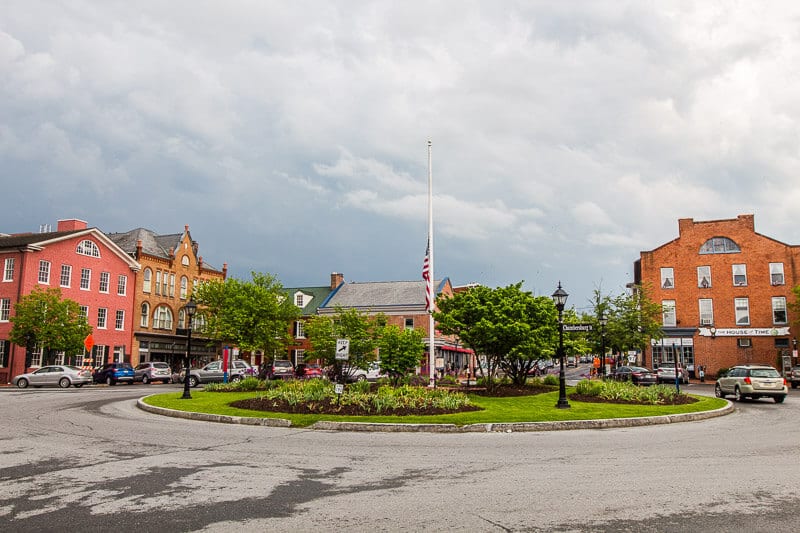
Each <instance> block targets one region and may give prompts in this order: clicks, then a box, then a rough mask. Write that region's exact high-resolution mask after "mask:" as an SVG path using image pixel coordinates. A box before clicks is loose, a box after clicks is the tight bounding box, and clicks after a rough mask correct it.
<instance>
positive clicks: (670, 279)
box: [661, 267, 675, 289]
mask: <svg viewBox="0 0 800 533" xmlns="http://www.w3.org/2000/svg"><path fill="white" fill-rule="evenodd" d="M661 288H662V289H674V288H675V273H674V270H673V269H672V267H663V268H662V269H661Z"/></svg>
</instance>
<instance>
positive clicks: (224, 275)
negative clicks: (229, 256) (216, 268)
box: [222, 263, 228, 279]
mask: <svg viewBox="0 0 800 533" xmlns="http://www.w3.org/2000/svg"><path fill="white" fill-rule="evenodd" d="M227 278H228V263H222V279H227Z"/></svg>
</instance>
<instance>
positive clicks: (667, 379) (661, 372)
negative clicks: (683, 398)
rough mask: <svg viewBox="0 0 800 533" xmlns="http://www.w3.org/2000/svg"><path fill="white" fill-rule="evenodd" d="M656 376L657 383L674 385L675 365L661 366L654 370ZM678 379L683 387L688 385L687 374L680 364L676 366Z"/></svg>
mask: <svg viewBox="0 0 800 533" xmlns="http://www.w3.org/2000/svg"><path fill="white" fill-rule="evenodd" d="M656 374H658V382H659V383H675V364H674V363H664V364H662V365H661V366H659V367H658V368H657V369H656ZM678 378H679V380H680V382H681V383H683V384H684V385H685V384H688V383H689V372H687V371H686V369H685V368H683V367H682V366H681V365H680V364H679V365H678Z"/></svg>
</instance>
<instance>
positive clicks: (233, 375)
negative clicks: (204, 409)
mask: <svg viewBox="0 0 800 533" xmlns="http://www.w3.org/2000/svg"><path fill="white" fill-rule="evenodd" d="M252 373H253V370H252V368H251V367H250V363H248V362H247V361H244V360H243V359H235V360H233V361H231V364H230V368H229V369H228V381H230V382H236V381H241V380H242V379H243V378H244V377H245V376H249V375H251V374H252ZM185 375H186V371H185V370H182V371H181V372H180V373H179V374H177V376H176V375H173V380H174V381H178V382H180V383H183V380H184V376H185ZM224 379H225V368H223V366H222V361H221V360H217V361H212V362H210V363H208V364H207V365H206V366H204V367H203V368H192V369H189V385H190V386H191V387H197V386H198V385H200V384H201V383H221V382H222V381H224Z"/></svg>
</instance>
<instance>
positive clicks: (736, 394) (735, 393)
mask: <svg viewBox="0 0 800 533" xmlns="http://www.w3.org/2000/svg"><path fill="white" fill-rule="evenodd" d="M733 399H734V400H736V401H737V402H741V401H742V400H744V396H742V391H740V390H739V387H736V388H735V389H733Z"/></svg>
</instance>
